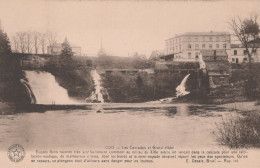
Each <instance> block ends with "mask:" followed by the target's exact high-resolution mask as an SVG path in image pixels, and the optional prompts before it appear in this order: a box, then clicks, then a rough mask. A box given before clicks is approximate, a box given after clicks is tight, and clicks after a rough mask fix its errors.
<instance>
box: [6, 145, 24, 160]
mask: <svg viewBox="0 0 260 168" xmlns="http://www.w3.org/2000/svg"><path fill="white" fill-rule="evenodd" d="M7 156H8V158H9V159H10V160H11V161H12V162H16V163H17V162H20V161H22V160H23V159H24V156H25V151H24V148H23V147H22V145H19V144H14V145H12V146H10V147H9V148H8V152H7Z"/></svg>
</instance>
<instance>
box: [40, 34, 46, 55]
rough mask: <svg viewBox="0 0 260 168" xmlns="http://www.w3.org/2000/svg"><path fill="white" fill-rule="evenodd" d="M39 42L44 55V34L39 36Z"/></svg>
mask: <svg viewBox="0 0 260 168" xmlns="http://www.w3.org/2000/svg"><path fill="white" fill-rule="evenodd" d="M39 42H40V46H41V50H42V53H43V54H45V48H46V45H47V42H46V34H45V33H41V34H40V37H39Z"/></svg>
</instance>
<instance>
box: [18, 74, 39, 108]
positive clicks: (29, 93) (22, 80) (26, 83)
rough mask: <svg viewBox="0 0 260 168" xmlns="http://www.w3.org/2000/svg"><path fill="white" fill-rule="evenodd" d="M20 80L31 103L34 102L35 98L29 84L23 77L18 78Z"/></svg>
mask: <svg viewBox="0 0 260 168" xmlns="http://www.w3.org/2000/svg"><path fill="white" fill-rule="evenodd" d="M20 82H21V83H22V84H23V85H24V87H25V89H26V92H27V95H28V96H29V97H30V99H31V104H36V98H35V96H34V94H33V92H32V89H31V87H30V85H29V83H28V82H27V81H26V80H24V79H20Z"/></svg>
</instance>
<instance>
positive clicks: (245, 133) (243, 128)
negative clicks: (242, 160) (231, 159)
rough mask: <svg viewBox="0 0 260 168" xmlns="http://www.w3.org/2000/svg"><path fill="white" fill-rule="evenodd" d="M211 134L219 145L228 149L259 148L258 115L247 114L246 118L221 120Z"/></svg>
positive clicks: (236, 117)
mask: <svg viewBox="0 0 260 168" xmlns="http://www.w3.org/2000/svg"><path fill="white" fill-rule="evenodd" d="M213 134H214V135H215V136H216V137H217V141H218V142H219V143H221V144H223V145H227V146H229V147H230V148H248V147H260V113H259V112H258V111H256V112H249V114H247V115H246V116H241V115H237V116H231V117H230V118H228V119H225V120H224V119H222V122H221V123H219V124H217V130H216V131H215V132H213Z"/></svg>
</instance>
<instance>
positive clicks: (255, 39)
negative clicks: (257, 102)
mask: <svg viewBox="0 0 260 168" xmlns="http://www.w3.org/2000/svg"><path fill="white" fill-rule="evenodd" d="M258 18H259V13H254V14H253V15H251V16H250V17H249V18H245V19H242V18H241V17H239V16H237V17H234V18H233V19H231V21H230V23H229V24H230V27H231V29H232V30H233V32H234V33H235V36H236V37H237V38H238V39H239V41H240V42H241V43H242V45H243V46H244V47H245V49H246V52H247V55H248V69H249V71H248V72H249V74H248V80H247V83H246V90H247V94H248V96H250V97H254V96H255V94H256V92H257V90H256V88H257V85H258V84H257V82H256V79H255V78H254V74H255V73H257V72H253V68H252V62H253V61H254V60H253V54H254V52H256V50H257V48H258V47H259V34H260V29H259V24H258Z"/></svg>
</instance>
